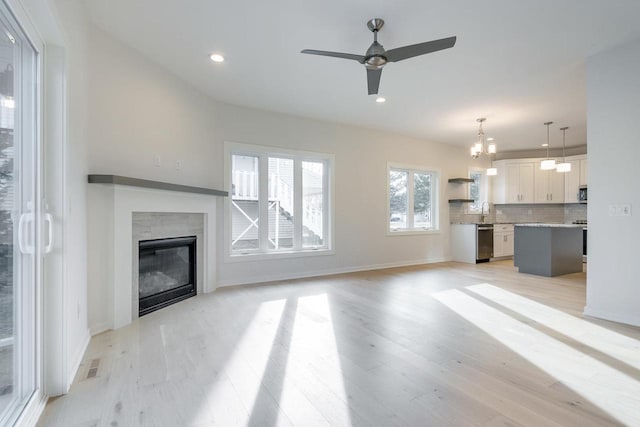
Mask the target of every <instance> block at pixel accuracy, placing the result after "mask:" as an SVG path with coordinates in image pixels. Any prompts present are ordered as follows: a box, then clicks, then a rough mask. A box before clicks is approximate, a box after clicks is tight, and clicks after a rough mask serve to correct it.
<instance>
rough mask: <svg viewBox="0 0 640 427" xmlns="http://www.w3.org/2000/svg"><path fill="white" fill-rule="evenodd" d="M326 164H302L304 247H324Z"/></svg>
mask: <svg viewBox="0 0 640 427" xmlns="http://www.w3.org/2000/svg"><path fill="white" fill-rule="evenodd" d="M324 173H325V170H324V163H323V162H302V246H303V247H310V246H322V245H324V243H325V236H324Z"/></svg>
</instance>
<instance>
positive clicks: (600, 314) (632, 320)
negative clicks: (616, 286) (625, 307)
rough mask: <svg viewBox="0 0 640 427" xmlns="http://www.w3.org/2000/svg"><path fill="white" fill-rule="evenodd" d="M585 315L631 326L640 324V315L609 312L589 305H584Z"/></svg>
mask: <svg viewBox="0 0 640 427" xmlns="http://www.w3.org/2000/svg"><path fill="white" fill-rule="evenodd" d="M582 314H584V315H585V316H589V317H595V318H597V319H603V320H608V321H611V322H618V323H624V324H627V325H631V326H640V316H628V315H624V314H622V315H621V314H620V313H611V312H609V311H607V310H600V309H597V308H595V309H594V308H591V307H589V306H585V307H584V311H583V313H582Z"/></svg>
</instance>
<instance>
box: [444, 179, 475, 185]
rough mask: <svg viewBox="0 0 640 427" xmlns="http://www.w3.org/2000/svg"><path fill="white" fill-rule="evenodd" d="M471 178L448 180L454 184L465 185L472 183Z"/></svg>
mask: <svg viewBox="0 0 640 427" xmlns="http://www.w3.org/2000/svg"><path fill="white" fill-rule="evenodd" d="M473 181H474V180H473V179H472V178H449V182H453V183H455V184H466V183H469V182H473Z"/></svg>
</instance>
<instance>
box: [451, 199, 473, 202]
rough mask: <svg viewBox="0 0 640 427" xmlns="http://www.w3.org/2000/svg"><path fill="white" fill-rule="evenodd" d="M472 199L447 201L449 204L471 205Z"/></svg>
mask: <svg viewBox="0 0 640 427" xmlns="http://www.w3.org/2000/svg"><path fill="white" fill-rule="evenodd" d="M473 202H475V200H473V199H449V203H473Z"/></svg>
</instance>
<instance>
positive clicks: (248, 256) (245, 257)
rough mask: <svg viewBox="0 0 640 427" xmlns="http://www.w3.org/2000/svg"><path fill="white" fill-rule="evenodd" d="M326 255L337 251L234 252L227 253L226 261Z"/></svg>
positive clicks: (323, 249)
mask: <svg viewBox="0 0 640 427" xmlns="http://www.w3.org/2000/svg"><path fill="white" fill-rule="evenodd" d="M325 255H335V251H334V250H333V249H326V248H322V249H305V250H301V251H282V252H268V253H265V252H255V253H247V254H233V255H226V256H225V259H224V262H225V263H232V262H247V261H266V260H275V259H286V258H301V257H308V256H325Z"/></svg>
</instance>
